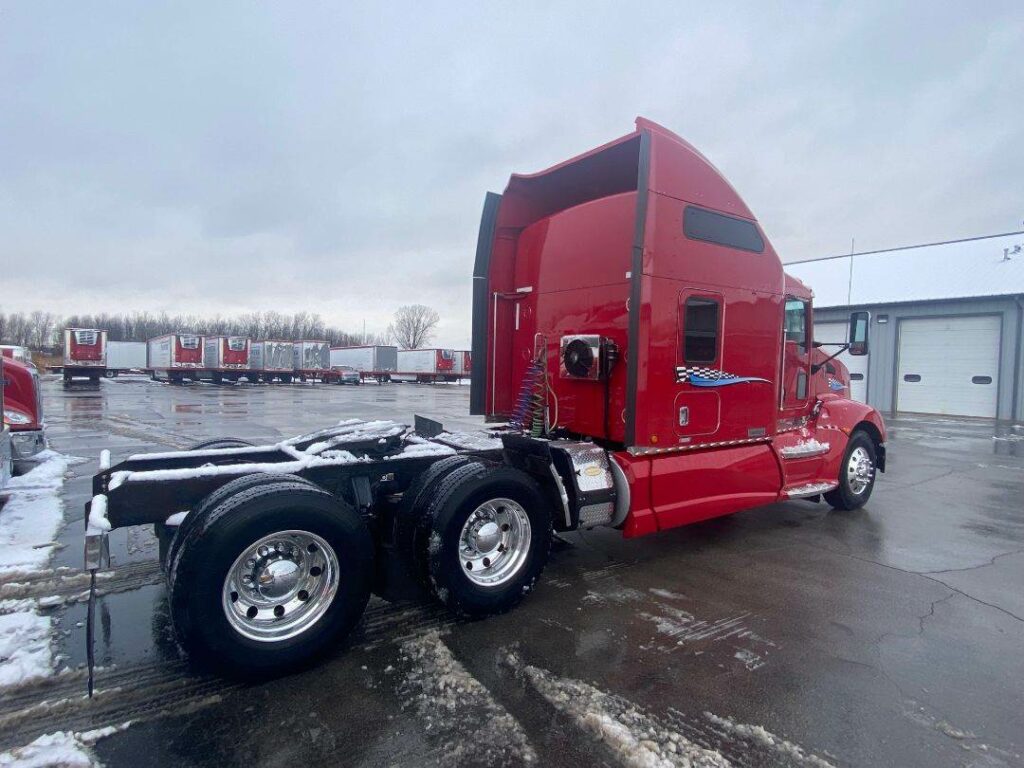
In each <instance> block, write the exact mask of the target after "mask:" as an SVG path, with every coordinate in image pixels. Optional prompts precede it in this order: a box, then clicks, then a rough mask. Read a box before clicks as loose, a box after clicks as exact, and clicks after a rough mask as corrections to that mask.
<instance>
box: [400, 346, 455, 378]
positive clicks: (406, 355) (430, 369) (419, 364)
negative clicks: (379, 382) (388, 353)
mask: <svg viewBox="0 0 1024 768" xmlns="http://www.w3.org/2000/svg"><path fill="white" fill-rule="evenodd" d="M457 354H459V353H457V352H455V350H452V349H400V350H398V371H397V372H396V373H395V374H393V375H392V377H391V378H392V379H394V380H395V381H417V382H421V383H430V384H433V383H434V382H436V381H456V380H457V379H458V378H459V375H458V373H457V371H456V370H455V357H456V355H457Z"/></svg>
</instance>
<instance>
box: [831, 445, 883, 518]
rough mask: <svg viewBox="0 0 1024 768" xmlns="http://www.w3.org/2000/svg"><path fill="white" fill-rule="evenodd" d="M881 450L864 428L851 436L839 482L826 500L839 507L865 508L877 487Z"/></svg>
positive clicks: (846, 508) (840, 470)
mask: <svg viewBox="0 0 1024 768" xmlns="http://www.w3.org/2000/svg"><path fill="white" fill-rule="evenodd" d="M876 467H877V452H876V451H875V443H874V441H873V440H872V439H871V436H870V435H868V434H867V433H866V432H862V431H860V430H858V431H856V432H854V433H853V434H852V435H851V436H850V441H849V442H848V443H847V444H846V452H845V453H844V454H843V460H842V462H841V463H840V464H839V485H838V487H836V488H835V489H834V490H831V491H829V492H828V493H826V494H825V501H827V502H828V503H829V504H830V505H831V506H833V507H834V508H836V509H842V510H851V509H859V508H860V507H863V506H864V505H865V504H866V503H867V501H868V499H869V498H871V491H872V490H874V487H875V474H876Z"/></svg>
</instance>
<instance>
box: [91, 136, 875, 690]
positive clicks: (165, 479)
mask: <svg viewBox="0 0 1024 768" xmlns="http://www.w3.org/2000/svg"><path fill="white" fill-rule="evenodd" d="M473 285H474V296H473V350H472V351H473V359H474V360H475V361H476V364H477V370H476V371H475V372H474V376H473V378H472V384H471V390H470V408H471V411H472V412H473V413H476V414H482V415H484V416H486V417H487V418H488V419H489V420H491V421H494V422H499V423H500V424H501V426H500V427H497V428H496V429H495V430H494V431H493V432H491V433H489V434H486V433H483V434H474V435H467V434H459V433H453V432H450V431H446V430H444V429H443V427H442V425H441V424H439V423H437V422H435V421H432V420H430V419H424V418H421V417H417V418H416V423H415V429H414V430H410V429H408V428H407V427H406V426H405V425H401V424H395V423H392V422H381V421H359V420H348V421H344V422H341V423H340V424H338V425H336V426H333V427H328V428H326V429H323V430H320V431H318V432H314V433H311V434H308V435H304V436H301V437H297V438H293V439H291V440H285V441H283V442H281V443H278V444H275V445H263V446H248V445H247V444H245V443H244V442H243V441H239V440H233V441H227V442H221V443H220V444H219V445H217V446H210V445H205V446H201V447H198V449H197V450H194V451H184V452H170V453H157V454H150V455H146V454H142V455H137V456H132V457H130V458H129V459H128V460H127V461H125V462H123V463H121V464H119V465H118V466H115V467H110V468H104V469H103V471H101V472H100V473H99V474H98V475H96V476H95V477H94V479H93V493H94V497H93V500H92V502H91V503H90V505H89V510H90V521H91V523H92V525H93V532H92V533H91V535H90V536H89V537H88V538H87V542H88V543H87V565H88V567H90V568H96V567H97V566H98V565H99V563H100V562H101V561H102V553H103V551H104V550H103V542H104V536H105V532H106V530H107V529H109V528H111V527H119V526H126V525H145V524H153V523H156V524H157V529H158V531H162V534H161V535H162V536H163V537H164V540H165V542H167V551H168V554H167V563H168V570H169V572H170V578H169V585H170V586H169V590H168V592H169V598H170V606H171V616H172V619H173V624H174V626H175V629H176V630H177V631H178V635H179V638H180V639H181V642H182V644H183V646H184V647H185V648H186V649H187V650H188V651H189V652H190V653H191V654H192V656H193V657H194V658H196V659H199V660H201V661H205V662H207V663H208V664H209V665H210V666H213V667H215V668H216V669H218V670H219V671H223V672H232V673H236V674H266V673H275V672H280V671H281V670H282V669H287V668H291V667H294V666H297V665H301V664H303V663H306V662H308V660H309V658H310V657H311V656H312V655H315V654H319V653H325V652H327V651H328V650H330V649H331V648H332V647H333V646H334V644H336V643H337V642H338V641H339V639H340V638H341V637H343V636H344V635H345V634H346V633H347V632H349V631H350V630H351V629H352V627H353V626H355V624H356V622H357V621H358V619H359V616H360V614H361V613H362V610H363V608H364V606H365V605H366V601H367V599H368V597H369V594H370V592H371V590H373V591H376V592H377V593H378V594H381V595H383V596H386V597H396V596H401V595H403V594H405V586H406V585H407V584H415V585H419V587H420V588H421V589H423V590H424V591H426V592H427V593H429V594H431V595H433V596H434V597H435V598H436V599H438V600H439V601H442V602H443V603H445V604H446V605H448V606H449V607H450V608H452V609H453V610H455V611H457V612H460V613H462V614H469V615H478V616H479V615H487V614H492V613H497V612H501V611H504V610H507V609H508V608H509V607H511V606H512V605H514V604H515V603H516V602H518V601H519V600H521V599H522V598H523V595H525V594H526V593H527V592H529V591H530V588H531V587H532V585H533V584H534V583H535V582H536V580H537V579H538V578H539V576H540V573H541V570H542V569H543V567H544V563H545V560H546V558H547V556H548V552H549V549H550V544H551V536H552V531H571V530H576V529H582V528H591V527H594V526H611V527H614V528H618V529H620V530H621V531H622V532H623V535H624V536H627V537H633V536H640V535H643V534H648V533H653V532H655V531H660V530H665V529H668V528H673V527H676V526H679V525H684V524H686V523H691V522H695V521H698V520H705V519H708V518H711V517H715V516H718V515H725V514H730V513H732V512H736V511H738V510H741V509H746V508H748V507H752V506H756V505H766V504H771V503H774V502H786V501H790V500H792V499H807V500H810V501H822V500H824V501H825V502H827V503H828V504H830V505H831V506H832V507H834V508H836V509H840V510H850V509H856V508H858V507H861V506H863V505H864V504H865V503H866V502H867V501H868V499H869V498H870V496H871V493H872V490H873V488H874V483H875V473H876V471H884V469H885V460H886V450H885V425H884V423H883V421H882V418H881V416H880V415H879V414H878V412H877V411H875V410H874V409H873V408H871V407H869V406H867V405H864V404H862V403H858V402H855V401H853V400H850V399H849V397H848V392H849V390H848V387H849V377H848V372H847V371H846V369H845V367H844V366H843V365H842V364H841V363H839V362H838V361H837V360H834V359H832V358H833V357H834V355H831V356H830V355H829V354H827V352H826V351H825V350H824V348H823V346H824V345H821V344H818V343H816V342H815V341H814V320H813V309H812V304H813V296H812V294H811V291H810V290H809V289H808V288H807V287H806V286H804V285H803V284H802V283H800V282H799V281H798V280H794V279H791V278H788V277H787V276H786V275H785V273H784V272H783V269H782V263H781V261H780V260H779V258H778V256H777V255H776V253H775V251H774V249H773V248H772V246H771V244H770V243H769V241H768V239H767V237H766V236H765V234H764V232H763V231H762V230H761V227H760V225H759V224H758V222H757V220H756V219H755V218H754V216H753V214H752V213H751V212H750V210H749V209H748V208H747V207H746V205H745V204H744V203H743V201H742V200H741V199H740V197H739V196H738V195H737V194H736V192H735V190H733V188H732V187H731V186H730V185H729V183H728V182H727V181H726V180H725V178H724V177H723V176H722V175H721V173H719V171H718V170H717V169H716V168H715V167H714V166H713V165H711V163H710V162H709V161H708V160H707V159H706V158H705V157H704V156H703V155H701V154H700V153H699V152H698V151H697V150H696V149H694V148H693V147H692V146H690V145H689V144H688V143H686V142H685V141H683V140H682V139H681V138H679V137H678V136H676V135H675V134H673V133H671V132H670V131H667V130H665V129H664V128H662V127H661V126H658V125H656V124H654V123H651V122H649V121H647V120H643V119H638V120H637V123H636V130H634V131H633V132H631V133H629V134H627V135H625V136H623V137H621V138H619V139H616V140H615V141H612V142H610V143H608V144H605V145H604V146H601V147H598V148H597V149H594V150H592V151H590V152H586V153H584V154H582V155H580V156H578V157H575V158H573V159H571V160H568V161H566V162H564V163H561V164H559V165H556V166H554V167H553V168H550V169H548V170H546V171H542V172H540V173H536V174H531V175H522V176H520V175H515V176H513V177H512V178H511V180H510V181H509V184H508V186H507V188H506V190H505V193H504V194H503V195H496V194H489V195H487V198H486V201H485V205H484V214H483V219H482V222H481V227H480V235H479V239H478V241H477V252H476V263H475V268H474V280H473ZM868 327H869V318H868V316H867V313H865V312H854V313H852V315H851V318H850V331H849V342H848V343H846V344H839V345H835V346H836V347H837V349H836V350H835V353H834V354H835V355H837V354H839V353H840V352H842V351H848V352H849V353H850V354H851V355H863V354H866V353H867V348H868ZM399 354H400V356H401V354H402V353H399ZM431 362H432V363H436V362H437V361H436V359H434V358H433V356H432V355H431ZM398 368H399V371H401V370H402V369H403V365H402V364H401V361H400V362H399V366H398ZM168 470H170V471H168ZM282 474H283V475H288V477H284V478H282V477H281V475H282ZM186 510H188V515H187V516H186V517H185V518H184V520H185V522H184V523H182V524H181V527H180V528H177V527H173V526H171V525H170V522H171V521H177V520H179V519H180V516H178V515H177V514H176V513H180V512H184V511H186ZM172 515H174V517H172ZM342 574H344V575H343V576H342ZM267 585H269V587H267Z"/></svg>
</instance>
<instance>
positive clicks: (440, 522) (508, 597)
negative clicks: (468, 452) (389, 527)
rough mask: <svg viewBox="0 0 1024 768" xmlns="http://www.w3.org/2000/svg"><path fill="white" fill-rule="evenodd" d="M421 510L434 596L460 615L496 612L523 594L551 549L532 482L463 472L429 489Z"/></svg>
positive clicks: (543, 508) (542, 504) (476, 468)
mask: <svg viewBox="0 0 1024 768" xmlns="http://www.w3.org/2000/svg"><path fill="white" fill-rule="evenodd" d="M435 488H436V490H435V492H434V497H433V499H432V501H431V503H430V504H429V506H428V508H427V514H428V515H429V517H430V519H431V521H432V522H431V533H430V541H429V544H428V547H427V557H428V563H429V574H430V584H431V589H432V591H433V593H434V595H435V596H436V597H437V598H438V599H440V600H441V601H442V602H443V603H445V604H446V605H447V606H448V607H449V608H451V609H452V610H454V611H456V612H458V613H461V614H465V615H468V616H486V615H489V614H495V613H502V612H504V611H507V610H508V609H510V608H512V607H513V606H514V605H516V604H517V603H518V602H519V601H520V600H522V598H523V596H524V595H525V594H526V593H527V592H529V591H530V589H531V588H532V587H533V585H534V584H535V583H536V581H537V579H538V578H539V577H540V574H541V571H543V570H544V566H545V564H546V563H547V558H548V553H549V551H550V549H551V510H550V508H549V506H548V503H547V501H546V500H545V499H544V496H543V495H542V494H541V491H540V489H539V488H538V487H537V484H536V483H535V482H534V481H533V479H532V478H531V477H530V476H529V475H527V474H526V473H524V472H521V471H519V470H518V469H513V468H511V467H507V466H501V465H499V466H486V465H471V466H468V467H462V468H459V469H456V470H454V471H453V472H450V473H449V474H448V475H447V476H446V477H445V478H444V479H443V480H441V482H440V483H438V484H437V485H436V486H435Z"/></svg>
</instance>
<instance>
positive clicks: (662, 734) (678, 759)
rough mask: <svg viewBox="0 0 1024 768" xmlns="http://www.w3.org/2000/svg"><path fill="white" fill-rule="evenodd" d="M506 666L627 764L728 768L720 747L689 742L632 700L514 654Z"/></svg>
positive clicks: (633, 767)
mask: <svg viewBox="0 0 1024 768" xmlns="http://www.w3.org/2000/svg"><path fill="white" fill-rule="evenodd" d="M506 662H507V663H508V665H509V666H510V667H511V668H512V669H513V670H514V671H515V672H516V673H517V674H519V675H521V676H522V677H523V678H524V679H525V680H526V681H527V682H528V683H529V684H530V685H531V686H533V688H534V689H535V690H536V691H537V692H538V693H539V694H540V695H541V696H543V697H544V698H545V699H546V700H547V702H548V703H549V704H550V705H551V706H553V707H554V708H555V709H557V710H558V711H559V712H561V713H562V714H564V715H566V716H567V717H569V718H570V719H571V720H572V721H573V722H574V723H575V724H576V725H577V726H579V727H580V728H581V729H582V730H584V731H586V732H587V733H589V734H590V735H591V736H594V737H595V738H597V739H599V740H600V741H602V742H604V744H605V745H606V746H607V747H608V748H609V749H610V750H611V751H612V752H614V753H615V755H616V756H617V757H618V759H619V760H620V761H621V763H622V764H623V765H626V766H630V768H728V766H729V765H730V763H729V761H728V760H727V759H726V758H725V757H724V756H723V755H722V754H720V753H719V752H716V751H714V750H711V749H706V748H705V747H702V746H700V745H698V744H694V743H693V742H692V741H690V740H689V739H687V738H686V737H685V736H683V735H682V734H681V733H679V732H678V731H676V730H675V729H673V728H671V727H670V726H668V725H666V724H665V723H663V722H662V721H661V720H659V719H658V718H657V717H655V716H654V715H650V714H648V713H646V712H643V711H642V710H640V709H639V708H637V707H636V705H634V704H633V703H632V702H630V701H628V700H626V699H624V698H622V697H620V696H615V695H613V694H609V693H605V692H604V691H601V690H599V689H598V688H595V687H594V686H592V685H589V684H587V683H584V682H581V681H579V680H572V679H569V678H562V677H557V676H555V675H552V674H551V673H550V672H547V671H546V670H543V669H540V668H538V667H534V666H531V665H529V664H524V663H523V662H522V661H520V659H519V657H518V656H517V655H516V654H515V653H509V654H508V655H507V657H506Z"/></svg>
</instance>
